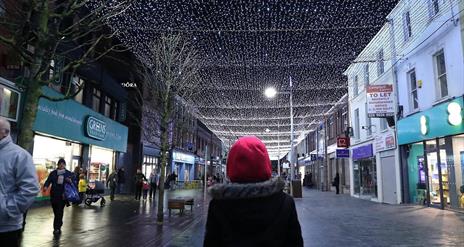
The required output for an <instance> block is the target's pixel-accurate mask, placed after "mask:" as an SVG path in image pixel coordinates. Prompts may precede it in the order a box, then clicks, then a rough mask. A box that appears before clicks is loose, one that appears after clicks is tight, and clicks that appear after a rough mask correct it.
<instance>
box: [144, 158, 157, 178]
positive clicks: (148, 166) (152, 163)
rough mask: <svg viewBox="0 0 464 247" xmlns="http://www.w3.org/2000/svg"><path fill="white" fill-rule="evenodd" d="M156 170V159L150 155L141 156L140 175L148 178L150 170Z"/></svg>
mask: <svg viewBox="0 0 464 247" xmlns="http://www.w3.org/2000/svg"><path fill="white" fill-rule="evenodd" d="M157 169H158V158H157V157H155V156H151V155H144V156H143V164H142V173H143V174H144V175H145V177H147V179H148V177H149V176H150V174H151V171H152V170H157Z"/></svg>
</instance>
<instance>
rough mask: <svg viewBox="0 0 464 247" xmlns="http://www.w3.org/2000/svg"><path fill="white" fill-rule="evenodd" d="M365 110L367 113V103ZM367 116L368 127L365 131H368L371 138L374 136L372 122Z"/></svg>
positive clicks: (365, 127)
mask: <svg viewBox="0 0 464 247" xmlns="http://www.w3.org/2000/svg"><path fill="white" fill-rule="evenodd" d="M365 109H366V113H367V103H366V104H365ZM365 115H366V126H364V129H366V132H367V136H371V135H372V121H371V118H370V117H369V116H368V115H367V114H365Z"/></svg>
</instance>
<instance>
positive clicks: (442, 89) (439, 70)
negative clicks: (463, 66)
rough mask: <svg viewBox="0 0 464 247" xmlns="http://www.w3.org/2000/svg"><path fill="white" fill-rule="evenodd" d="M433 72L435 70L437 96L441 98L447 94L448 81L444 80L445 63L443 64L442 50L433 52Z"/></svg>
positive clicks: (443, 55)
mask: <svg viewBox="0 0 464 247" xmlns="http://www.w3.org/2000/svg"><path fill="white" fill-rule="evenodd" d="M433 57H434V61H435V72H436V82H437V89H438V90H437V92H438V94H437V95H438V96H439V97H438V98H443V97H446V96H448V82H447V80H446V64H445V53H444V52H443V50H440V51H439V52H437V53H435V55H434V56H433Z"/></svg>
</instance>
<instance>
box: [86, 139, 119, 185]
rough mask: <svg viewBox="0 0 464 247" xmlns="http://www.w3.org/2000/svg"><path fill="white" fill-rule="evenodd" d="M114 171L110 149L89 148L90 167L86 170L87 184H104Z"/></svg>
mask: <svg viewBox="0 0 464 247" xmlns="http://www.w3.org/2000/svg"><path fill="white" fill-rule="evenodd" d="M113 169H114V152H113V151H112V150H110V149H105V148H100V147H97V146H91V149H90V167H89V170H88V179H89V182H94V181H102V182H106V180H107V178H108V176H109V175H110V173H111V172H112V171H113Z"/></svg>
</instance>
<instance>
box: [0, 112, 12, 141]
mask: <svg viewBox="0 0 464 247" xmlns="http://www.w3.org/2000/svg"><path fill="white" fill-rule="evenodd" d="M10 131H11V125H10V122H9V121H8V120H7V119H6V118H4V117H0V139H2V138H3V137H6V136H8V135H9V134H10Z"/></svg>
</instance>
